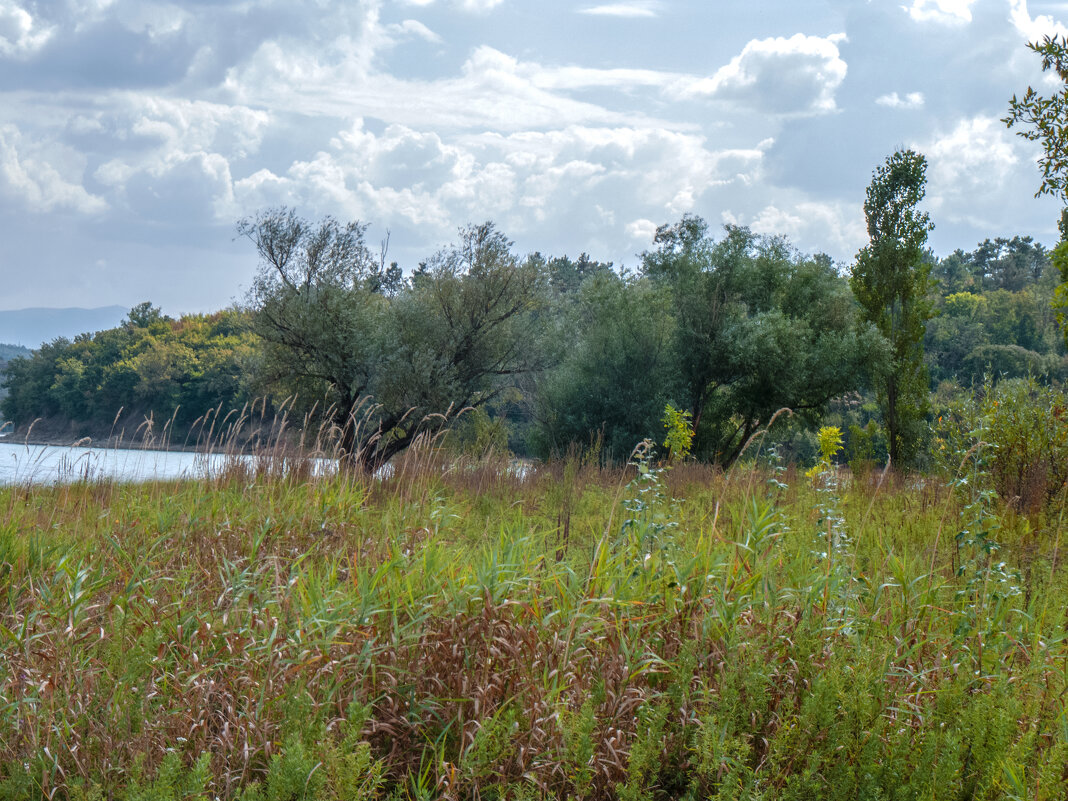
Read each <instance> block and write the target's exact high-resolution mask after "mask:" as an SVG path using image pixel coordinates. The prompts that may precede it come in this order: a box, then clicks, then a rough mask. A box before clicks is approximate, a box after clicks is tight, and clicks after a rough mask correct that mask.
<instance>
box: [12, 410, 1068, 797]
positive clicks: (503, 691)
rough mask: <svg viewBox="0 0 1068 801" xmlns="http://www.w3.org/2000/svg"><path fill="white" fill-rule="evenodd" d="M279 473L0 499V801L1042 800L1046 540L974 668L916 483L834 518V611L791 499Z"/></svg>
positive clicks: (737, 484) (667, 482) (17, 490)
mask: <svg viewBox="0 0 1068 801" xmlns="http://www.w3.org/2000/svg"><path fill="white" fill-rule="evenodd" d="M239 422H240V416H238V417H237V419H236V420H235V419H231V420H230V421H227V422H226V423H225V425H226V426H231V425H234V426H237V425H238V423H239ZM218 425H223V421H218ZM208 427H209V429H210V424H209V426H208ZM229 430H232V429H229ZM215 435H217V429H216V433H215V434H213V436H215ZM227 436H230V434H227ZM319 444H320V443H315V446H316V447H314V448H312V449H311V452H312V453H313V454H319V453H324V452H325V451H322V450H319V448H318V445H319ZM305 452H307V451H305ZM268 456H269V457H270V458H264V459H263V460H262V465H261V466H259V467H257V468H255V469H249V468H248V467H247V463H245V462H241V461H237V460H235V463H234V467H233V469H231V470H229V471H226V472H223V473H220V474H217V475H215V476H214V477H213V478H212V479H211V480H205V481H199V482H198V481H191V482H178V483H147V484H118V483H108V482H100V483H75V484H69V485H59V486H32V487H31V486H21V487H9V488H5V489H2V490H0V589H2V596H0V798H5V797H30V796H35V797H40V796H45V797H52V798H65V797H71V798H73V797H94V796H93V795H92V793H94V792H99V793H100V794H102V797H113V798H129V799H132V798H135V797H136V798H140V797H150V796H151V793H150V794H149V795H144V793H147V792H148V790H147V789H146V788H149V789H151V792H152V793H155V794H156V795H155V796H152V797H161V798H180V797H195V796H196V795H197V794H198V793H201V792H203V793H204V794H205V796H206V797H215V796H217V797H219V798H227V799H228V798H236V797H238V796H240V795H241V794H242V793H245V796H244V797H245V798H249V799H251V798H260V797H262V798H271V799H282V798H301V797H308V798H335V797H337V798H340V797H368V798H370V797H383V798H384V797H387V796H389V795H391V794H392V795H394V796H396V797H412V798H416V797H421V798H432V797H445V798H495V797H500V798H504V797H508V798H518V797H546V798H549V797H551V798H564V797H586V798H616V797H621V798H668V797H671V798H675V797H683V796H686V797H695V798H696V797H712V796H715V797H720V798H728V797H740V798H743V797H751V798H769V799H770V798H805V797H823V798H835V797H840V798H860V797H871V798H874V797H901V798H920V797H924V798H943V797H945V798H949V797H953V798H961V797H969V798H1011V797H1027V798H1063V797H1064V794H1065V789H1066V788H1065V784H1064V776H1063V773H1062V771H1063V765H1064V764H1065V761H1064V760H1065V757H1066V756H1068V741H1066V734H1065V730H1064V726H1063V725H1062V724H1063V720H1064V718H1063V716H1062V712H1063V709H1064V700H1063V699H1064V696H1065V694H1066V693H1068V674H1066V673H1065V669H1064V666H1065V664H1068V661H1066V660H1068V649H1066V643H1065V629H1064V625H1063V617H1062V616H1063V612H1062V610H1063V608H1064V606H1065V604H1064V599H1065V587H1064V581H1063V576H1062V575H1061V572H1060V571H1059V570H1053V569H1042V570H1035V569H1033V568H1034V567H1036V566H1046V567H1048V566H1049V558H1050V556H1051V551H1052V549H1053V548H1054V547H1055V541H1054V538H1053V536H1052V532H1050V533H1049V534H1042V532H1041V531H1039V532H1038V533H1037V534H1036V531H1035V530H1034V529H1029V530H1028V531H1023V530H1020V531H1019V533H1018V534H1017V533H1016V529H1013V528H1012V525H1011V524H1010V523H1009V522H1008V521H1010V520H1011V514H1010V515H1007V516H1006V521H1007V522H1006V528H1005V529H1004V534H1005V539H1006V540H1008V542H1007V543H1006V548H1005V550H1004V551H1003V552H1002V557H1003V558H1006V559H1007V561H1009V562H1010V563H1011V566H1012V567H1014V568H1015V569H1018V570H1019V571H1020V573H1021V575H1024V574H1025V573H1026V575H1027V576H1028V578H1027V581H1028V582H1030V583H1029V585H1028V587H1027V589H1028V592H1027V595H1026V599H1025V597H1024V596H1020V597H1016V598H1013V599H1010V600H1008V601H1006V603H1005V604H1004V605H1003V607H1001V608H999V610H997V611H996V615H995V614H994V613H991V615H990V617H989V618H988V619H986V621H985V623H984V625H986V626H988V627H989V630H988V631H987V630H984V632H983V635H984V638H985V644H986V648H985V649H984V651H983V652H982V656H981V659H980V661H979V662H978V663H977V662H976V660H975V654H974V653H973V651H972V649H971V647H970V643H971V639H970V638H971V637H972V634H973V632H968V631H965V632H963V633H961V632H960V631H959V629H960V626H961V625H962V621H965V620H966V619H968V617H967V611H968V607H967V604H968V599H967V598H962V596H961V595H960V590H961V586H962V585H961V584H960V583H959V582H957V580H956V578H955V577H954V575H953V564H954V560H955V559H957V557H958V554H957V552H956V551H955V545H954V542H953V541H952V537H950V536H946V537H944V538H943V539H942V541H941V545H940V546H939V547H936V548H933V546H934V543H935V541H936V536H935V532H936V531H937V530H938V527H939V526H940V525H943V524H944V525H947V526H949V527H952V525H953V523H952V521H953V519H954V518H955V516H956V515H957V514H958V511H959V510H958V505H957V502H956V500H955V499H954V498H953V497H952V495H951V494H949V493H948V491H947V490H946V489H945V488H944V487H943V486H942V485H941V484H939V483H938V482H935V481H927V482H924V483H923V484H922V485H915V484H912V485H910V484H907V483H897V484H894V483H892V482H891V481H890V480H887V481H886V482H885V483H882V484H877V483H875V482H874V481H872V482H859V481H858V482H856V484H855V485H854V486H852V487H850V488H849V489H848V490H845V491H843V493H842V496H841V498H840V502H841V505H842V507H843V509H844V512H845V515H846V518H847V520H848V523H849V525H850V527H851V531H852V535H853V540H854V542H855V543H856V549H855V553H854V554H852V560H853V563H852V566H851V568H850V571H849V575H848V586H847V585H845V584H840V585H836V586H832V587H828V586H827V584H826V582H827V581H828V580H830V579H828V578H827V577H828V576H829V575H830V574H829V573H828V572H827V571H825V570H824V569H823V563H822V562H821V560H820V557H819V556H818V552H819V548H820V541H819V533H818V532H819V531H820V530H821V525H822V523H821V520H820V517H819V512H818V511H817V502H816V500H817V499H816V494H815V493H814V491H813V490H812V488H811V487H810V486H809V485H808V484H807V483H806V480H805V479H804V478H803V477H801V476H797V475H793V474H788V475H787V476H785V479H786V481H787V484H788V487H787V488H786V489H785V490H782V489H769V488H768V485H767V480H768V479H769V478H771V474H770V473H767V472H763V471H761V470H758V469H756V468H753V469H749V468H744V469H743V468H740V469H736V470H734V471H732V472H731V473H729V474H723V473H722V472H720V471H717V470H714V469H709V468H705V467H702V466H697V465H683V466H680V467H677V468H675V469H674V470H672V471H671V472H669V473H667V474H666V475H664V476H663V478H662V481H661V484H660V487H659V491H660V497H659V499H656V498H653V496H652V495H645V496H641V495H640V494H639V493H638V488H637V487H636V486H628V482H630V480H631V479H632V478H633V476H634V471H633V468H627V469H624V468H618V469H612V470H602V469H600V468H599V467H597V466H596V465H591V464H583V463H582V462H581V460H577V459H572V460H570V461H568V462H562V463H559V464H552V465H546V466H541V467H538V468H536V469H535V468H528V469H526V470H525V471H516V470H515V469H514V466H513V465H511V464H510V463H509V462H508V460H506V459H504V458H490V459H487V460H481V461H471V460H467V461H464V460H460V461H457V460H455V459H451V458H449V457H447V456H446V455H445V454H444V453H442V451H441V450H440V449H438V448H436V447H435V442H434V441H433V440H431V439H427V440H425V441H423V442H421V443H420V444H419V446H418V447H416V448H413V449H411V450H409V451H408V452H407V453H406V454H405V455H404V457H403V458H401V459H399V460H397V462H396V463H395V464H394V466H393V470H392V472H391V474H390V475H389V476H388V477H379V478H375V477H373V476H368V475H367V474H365V473H361V472H359V471H344V470H343V471H339V472H334V473H330V474H326V475H315V472H316V471H315V470H313V469H310V468H306V467H305V468H301V467H300V466H299V464H298V467H297V469H294V467H293V465H294V463H293V462H292V461H291V458H292V457H291V456H290V455H288V454H282V453H280V452H275V453H270V454H268ZM271 459H284V460H288V461H284V462H283V463H282V464H284V469H282V468H281V467H280V466H279V465H278V464H277V463H274V464H272V462H271ZM640 498H644V499H645V500H646V501H647V503H646V504H645V507H644V508H645V511H638V512H635V511H634V510H635V509H636V508H638V507H636V506H635V505H634V502H635V499H640ZM672 498H674V500H672ZM624 502H627V504H629V505H626V506H625V505H624ZM628 510H629V511H628ZM947 518H948V520H949V521H950V522H949V523H945V520H946V519H947ZM625 520H626V521H628V523H627V525H624V521H625ZM1049 525H1050V526H1055V525H1057V523H1056V521H1051V522H1050V523H1049ZM1017 537H1019V541H1020V542H1019V543H1017V542H1016V538H1017ZM1025 539H1026V543H1027V548H1026V549H1025V548H1024V547H1022V544H1023V542H1024V540H1025ZM1036 543H1037V545H1036ZM1017 544H1019V545H1020V547H1019V548H1017ZM932 566H933V569H932ZM1023 581H1024V579H1022V578H1021V582H1023ZM836 593H837V594H838V595H839V596H840V597H841V598H842V599H844V600H843V608H845V609H846V611H845V612H841V610H839V612H835V611H834V610H832V609H830V608H829V607H828V606H827V604H826V603H825V602H824V603H822V604H821V601H820V599H824V598H826V597H827V596H828V594H830V595H831V597H836V596H835V594H836ZM836 615H837V616H836ZM843 615H845V616H846V617H848V621H847V622H848V625H847V624H846V623H844V622H843V620H845V617H843ZM168 754H174V755H176V756H174V757H168ZM168 759H170V760H171V761H170V762H168ZM198 759H200V760H201V762H200V763H198V762H197V760H198ZM175 760H177V761H175ZM346 760H347V761H346ZM361 760H362V761H361ZM197 765H199V766H200V767H201V768H205V767H206V769H205V771H204V772H203V773H202V774H200V773H197ZM345 766H348V767H345ZM291 774H292V775H291ZM294 776H295V777H297V778H293V777H294ZM346 776H347V777H348V778H347V779H346V778H345V777H346ZM287 777H288V778H287ZM947 777H948V778H947ZM1013 777H1019V780H1020V782H1022V784H1021V785H1020V786H1022V787H1023V788H1024V790H1023V791H1019V790H1018V789H1014V788H1015V787H1016V785H1015V784H1014V783H1013V782H1014V781H1015V778H1013ZM290 779H292V782H293V783H292V788H297V789H292V788H291V789H290V790H287V789H286V788H287V787H290V786H291V785H290V784H287V782H288V781H290ZM346 782H349V783H348V784H346ZM353 782H355V784H353ZM194 785H195V786H194ZM354 787H355V788H357V789H353V788H354ZM182 788H185V789H182ZM190 788H192V789H190ZM345 788H348V789H345ZM138 792H140V793H142V795H136V793H138ZM880 792H881V793H893V792H896V793H897V795H896V796H891V795H883V796H879V795H878V793H880ZM1013 792H1015V793H1017V794H1016V795H1015V796H1014V795H1012V793H1013ZM167 793H170V795H167ZM257 793H260V795H257ZM717 793H718V795H716V794H717ZM732 794H733V795H732Z"/></svg>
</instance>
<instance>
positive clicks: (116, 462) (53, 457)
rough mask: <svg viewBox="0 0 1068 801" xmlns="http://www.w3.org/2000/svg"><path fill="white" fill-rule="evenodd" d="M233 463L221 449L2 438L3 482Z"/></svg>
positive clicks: (197, 472)
mask: <svg viewBox="0 0 1068 801" xmlns="http://www.w3.org/2000/svg"><path fill="white" fill-rule="evenodd" d="M239 458H249V457H239ZM232 463H233V457H229V456H224V455H222V454H214V455H210V456H208V455H205V454H202V453H188V452H185V451H155V450H141V449H132V448H85V447H77V446H63V447H61V446H56V445H22V444H17V443H14V442H11V443H6V442H0V484H50V483H55V482H67V481H81V480H83V479H89V480H93V481H101V480H111V481H151V480H156V479H176V478H199V477H203V476H205V475H209V474H210V473H212V472H216V471H219V470H222V469H224V468H225V467H226V466H227V465H229V464H232Z"/></svg>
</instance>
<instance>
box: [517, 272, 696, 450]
mask: <svg viewBox="0 0 1068 801" xmlns="http://www.w3.org/2000/svg"><path fill="white" fill-rule="evenodd" d="M558 313H559V319H558V320H557V321H556V325H555V327H554V328H553V332H554V333H553V335H552V336H551V340H552V342H551V343H550V347H551V348H552V347H553V346H555V349H556V350H557V351H558V352H557V353H555V354H554V355H553V360H554V362H556V364H555V366H554V368H553V369H551V370H547V371H546V372H545V373H544V374H542V375H541V376H539V377H538V380H537V381H536V383H535V385H534V387H533V391H532V392H531V398H532V400H533V411H532V414H533V417H534V421H535V427H534V431H533V434H532V439H533V443H532V444H533V446H534V450H535V451H536V452H537V453H539V454H540V455H542V456H552V455H554V454H556V455H559V454H562V453H564V452H565V451H566V450H567V449H568V447H569V446H570V445H572V444H577V445H579V446H588V445H590V444H592V442H593V441H595V440H598V439H600V440H601V444H602V445H603V452H604V454H605V455H606V456H607V457H609V458H611V459H616V460H622V459H626V458H627V456H628V455H629V454H630V452H631V450H632V449H633V448H634V446H635V445H637V444H638V443H639V442H640V441H641V440H643V439H645V438H648V437H654V436H656V435H657V434H658V433H659V431H660V430H661V424H660V416H661V415H662V413H663V410H664V406H665V404H666V403H667V402H668V401H669V400H670V399H671V396H672V390H673V389H674V385H675V373H676V370H675V364H674V354H673V352H672V347H671V336H672V328H673V325H674V318H673V316H672V313H671V299H670V297H669V296H668V294H667V293H666V292H663V291H661V290H658V288H657V287H655V286H654V285H653V284H652V283H651V282H650V281H648V280H647V279H643V278H641V277H639V276H635V275H632V274H628V275H619V274H616V273H613V272H609V271H605V272H599V273H598V274H596V275H594V276H593V277H591V278H589V279H588V280H586V281H585V282H584V283H582V285H581V288H580V289H578V290H577V291H576V293H575V297H574V300H573V302H572V303H570V304H568V305H567V306H565V307H564V308H563V309H560V310H559V311H558Z"/></svg>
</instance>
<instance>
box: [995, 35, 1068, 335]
mask: <svg viewBox="0 0 1068 801" xmlns="http://www.w3.org/2000/svg"><path fill="white" fill-rule="evenodd" d="M1027 46H1028V48H1030V49H1031V50H1032V51H1034V52H1035V53H1037V54H1038V55H1040V56H1042V71H1043V72H1048V71H1049V70H1053V72H1054V73H1056V75H1057V78H1059V79H1060V81H1061V83H1062V84H1063V85H1062V86H1061V88H1060V90H1059V91H1058V92H1056V93H1055V94H1053V95H1050V96H1049V97H1045V96H1043V95H1040V94H1039V93H1038V92H1036V91H1035V90H1034V89H1033V88H1032V87H1030V86H1029V87H1027V91H1026V92H1025V93H1024V96H1023V97H1022V98H1019V99H1017V97H1016V95H1013V96H1012V99H1011V100H1010V101H1009V115H1008V116H1007V117H1005V118H1004V119H1003V120H1002V122H1004V123H1005V124H1006V125H1007V126H1008V127H1009V128H1012V127H1014V126H1020V128H1021V129H1022V130H1018V131H1017V132H1016V133H1017V135H1019V136H1022V137H1023V138H1024V139H1027V140H1028V141H1031V142H1040V143H1041V144H1042V149H1043V153H1042V156H1041V157H1040V158H1039V160H1038V163H1039V166H1040V167H1041V168H1042V181H1041V183H1040V184H1039V186H1038V191H1037V192H1035V197H1039V196H1041V195H1053V196H1055V197H1058V198H1060V199H1061V200H1062V201H1064V202H1065V203H1068V38H1066V37H1064V36H1060V37H1058V36H1044V37H1043V38H1042V41H1040V42H1028V44H1027ZM1059 227H1060V232H1061V242H1060V244H1059V245H1058V247H1057V248H1056V249H1055V250H1054V252H1053V258H1052V261H1053V263H1054V265H1055V266H1056V267H1057V268H1058V270H1059V271H1060V273H1061V284H1060V285H1059V286H1058V287H1057V289H1056V296H1055V304H1054V305H1055V308H1056V309H1057V317H1058V320H1059V321H1060V323H1061V327H1062V330H1063V332H1064V336H1065V341H1066V342H1068V325H1066V324H1065V317H1064V310H1065V308H1068V301H1066V297H1068V258H1066V256H1068V251H1066V248H1068V210H1064V209H1062V210H1061V219H1060V226H1059Z"/></svg>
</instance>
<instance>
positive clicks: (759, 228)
mask: <svg viewBox="0 0 1068 801" xmlns="http://www.w3.org/2000/svg"><path fill="white" fill-rule="evenodd" d="M786 194H789V193H786ZM784 200H786V201H787V202H785V203H779V204H778V205H768V206H765V207H764V208H763V209H761V210H760V211H759V212H757V214H756V215H754V216H753V217H752V219H751V220H750V222H749V227H750V228H752V229H753V230H754V231H755V232H757V233H758V234H766V235H768V236H785V237H787V239H789V240H790V242H791V243H792V244H799V243H806V244H808V245H810V246H811V244H812V243H817V244H816V247H817V248H818V249H819V250H823V251H825V252H832V253H837V254H842V255H845V254H849V255H852V254H853V253H856V251H858V250H859V249H860V248H861V247H863V246H864V243H865V242H866V241H867V232H866V229H865V226H864V216H863V214H862V213H861V209H860V205H859V204H852V203H841V202H836V201H815V200H810V199H805V198H804V197H798V198H797V199H796V200H793V199H792V198H789V197H784ZM791 200H793V202H790V201H791ZM730 216H731V219H730V220H726V219H725V221H727V222H734V223H736V224H737V222H738V220H737V219H736V218H735V217H734V215H730Z"/></svg>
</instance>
